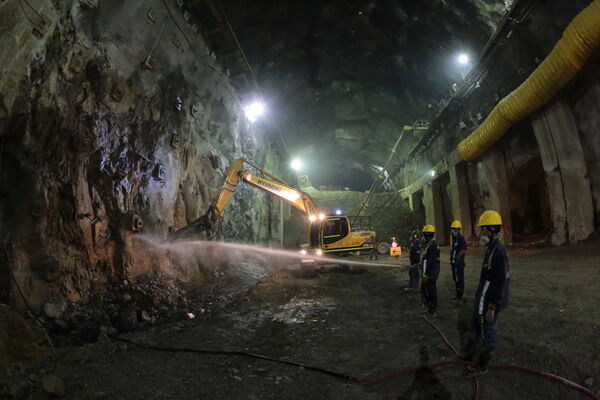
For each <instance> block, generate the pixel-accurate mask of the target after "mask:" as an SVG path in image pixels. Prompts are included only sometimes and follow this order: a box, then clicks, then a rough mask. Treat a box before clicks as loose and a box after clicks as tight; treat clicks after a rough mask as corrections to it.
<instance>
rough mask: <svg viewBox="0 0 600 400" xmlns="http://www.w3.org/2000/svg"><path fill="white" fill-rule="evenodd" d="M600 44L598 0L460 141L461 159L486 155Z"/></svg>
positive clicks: (568, 79) (556, 88)
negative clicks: (531, 70)
mask: <svg viewBox="0 0 600 400" xmlns="http://www.w3.org/2000/svg"><path fill="white" fill-rule="evenodd" d="M599 47H600V0H594V1H592V3H591V4H590V5H589V6H587V7H586V8H585V9H584V10H583V11H581V12H580V13H579V14H578V15H577V16H576V17H575V18H574V19H573V21H571V23H570V24H569V26H568V27H567V29H566V30H565V32H564V33H563V36H562V38H561V39H560V40H559V41H558V43H557V44H556V46H554V49H552V51H551V52H550V54H549V55H548V57H546V59H545V60H544V61H543V62H542V63H541V64H540V65H539V66H538V67H537V68H536V69H535V70H534V71H533V72H532V73H531V75H530V76H529V77H528V78H527V79H526V80H525V81H524V82H523V83H522V84H521V85H520V86H519V87H518V88H517V89H515V90H514V91H512V92H511V93H510V94H509V95H507V96H506V97H504V98H503V99H502V100H500V101H499V102H498V104H497V105H496V107H494V109H493V110H492V111H491V112H490V114H489V115H488V116H487V118H486V119H485V120H484V121H483V123H482V124H481V125H480V126H479V127H478V128H477V129H476V130H475V131H473V132H472V133H471V134H470V135H469V136H467V137H466V138H465V139H464V140H462V141H461V142H460V143H459V145H458V154H459V156H460V158H462V159H463V160H465V161H471V160H474V159H476V158H478V157H479V156H481V155H482V154H484V153H485V152H486V151H487V150H488V149H489V148H490V147H491V146H492V145H493V144H494V143H495V142H496V141H497V140H498V139H500V138H501V137H502V135H504V133H505V132H506V131H508V130H509V129H510V128H511V126H512V125H513V124H514V123H516V122H518V121H520V120H522V119H523V118H525V117H527V116H529V115H531V114H532V113H533V112H535V111H536V110H537V109H539V108H540V107H542V106H543V105H544V104H546V103H547V102H549V101H550V100H551V99H552V98H554V97H555V96H556V95H557V93H558V92H559V91H560V90H561V89H562V88H564V87H565V86H566V85H567V84H568V83H569V82H570V81H571V80H572V79H573V78H574V77H575V75H577V73H578V72H579V70H580V69H581V68H582V67H583V65H584V64H585V62H586V61H587V60H588V58H590V56H591V55H592V54H593V53H594V51H596V50H597V49H598V48H599Z"/></svg>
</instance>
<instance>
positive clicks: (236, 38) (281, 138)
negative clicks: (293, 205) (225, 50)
mask: <svg viewBox="0 0 600 400" xmlns="http://www.w3.org/2000/svg"><path fill="white" fill-rule="evenodd" d="M218 6H219V9H220V10H221V13H222V14H223V18H224V19H225V24H226V25H227V28H228V29H229V32H230V33H231V36H232V37H233V40H234V41H235V43H236V45H237V47H238V49H239V50H240V53H241V54H242V58H243V59H244V63H246V67H248V72H249V73H250V77H251V78H252V82H254V87H255V89H256V91H257V92H258V94H259V96H260V98H261V99H264V98H265V96H264V94H263V92H262V90H261V89H260V85H259V84H258V80H257V79H256V75H254V71H253V70H252V66H251V65H250V62H249V61H248V58H247V57H246V52H245V51H244V49H243V47H242V44H241V43H240V41H239V40H238V37H237V35H236V34H235V31H234V30H233V27H232V26H231V23H230V22H229V18H228V17H227V13H226V12H225V9H224V8H223V6H222V5H221V3H220V2H219V3H218ZM269 122H270V123H271V125H272V127H273V129H274V130H275V132H276V133H277V135H278V136H279V140H281V144H282V145H283V149H284V150H285V152H286V153H287V154H288V155H289V154H290V152H289V151H288V148H287V145H286V144H285V140H284V139H283V135H282V134H281V130H280V129H279V128H278V126H277V124H276V123H275V120H274V118H272V117H271V118H269Z"/></svg>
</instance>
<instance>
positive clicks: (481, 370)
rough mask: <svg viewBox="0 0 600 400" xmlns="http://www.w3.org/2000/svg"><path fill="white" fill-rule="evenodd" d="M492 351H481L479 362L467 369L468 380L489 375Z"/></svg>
mask: <svg viewBox="0 0 600 400" xmlns="http://www.w3.org/2000/svg"><path fill="white" fill-rule="evenodd" d="M492 351H493V350H492ZM492 351H490V350H487V349H482V350H481V353H480V354H479V362H478V363H477V364H476V365H474V366H472V367H467V378H476V377H478V376H481V375H485V374H487V373H488V365H489V364H490V360H491V359H492Z"/></svg>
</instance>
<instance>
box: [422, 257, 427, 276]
mask: <svg viewBox="0 0 600 400" xmlns="http://www.w3.org/2000/svg"><path fill="white" fill-rule="evenodd" d="M426 274H427V259H425V260H423V275H426Z"/></svg>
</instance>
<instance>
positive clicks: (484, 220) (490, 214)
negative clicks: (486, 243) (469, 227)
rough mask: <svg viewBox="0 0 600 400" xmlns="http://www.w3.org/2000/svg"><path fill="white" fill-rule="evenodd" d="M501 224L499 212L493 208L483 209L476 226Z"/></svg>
mask: <svg viewBox="0 0 600 400" xmlns="http://www.w3.org/2000/svg"><path fill="white" fill-rule="evenodd" d="M489 225H502V218H501V217H500V214H498V213H497V212H496V211H493V210H487V211H484V212H483V214H481V217H479V223H478V224H477V226H489Z"/></svg>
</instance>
